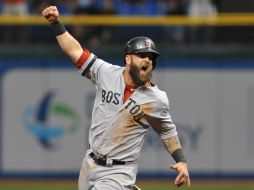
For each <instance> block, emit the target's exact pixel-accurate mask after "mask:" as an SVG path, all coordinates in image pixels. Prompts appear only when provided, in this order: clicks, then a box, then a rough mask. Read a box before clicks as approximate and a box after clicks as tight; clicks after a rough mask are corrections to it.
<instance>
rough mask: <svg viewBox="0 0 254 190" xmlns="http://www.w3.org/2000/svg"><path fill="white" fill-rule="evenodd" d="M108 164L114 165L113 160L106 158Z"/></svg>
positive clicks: (108, 165)
mask: <svg viewBox="0 0 254 190" xmlns="http://www.w3.org/2000/svg"><path fill="white" fill-rule="evenodd" d="M106 166H107V167H112V166H113V160H111V159H109V158H106Z"/></svg>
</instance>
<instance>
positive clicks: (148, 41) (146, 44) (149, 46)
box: [145, 40, 152, 48]
mask: <svg viewBox="0 0 254 190" xmlns="http://www.w3.org/2000/svg"><path fill="white" fill-rule="evenodd" d="M151 46H152V42H151V41H150V40H146V41H145V47H146V48H151Z"/></svg>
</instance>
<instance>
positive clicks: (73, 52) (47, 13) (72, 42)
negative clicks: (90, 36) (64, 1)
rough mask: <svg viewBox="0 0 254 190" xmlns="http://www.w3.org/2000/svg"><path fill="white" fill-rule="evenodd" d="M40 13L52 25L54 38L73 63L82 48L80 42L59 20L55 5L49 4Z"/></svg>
mask: <svg viewBox="0 0 254 190" xmlns="http://www.w3.org/2000/svg"><path fill="white" fill-rule="evenodd" d="M42 15H43V16H44V17H45V18H46V19H47V21H48V22H49V23H50V24H51V25H52V27H53V30H54V32H55V34H56V39H57V42H58V44H59V46H60V47H61V49H62V50H63V52H64V53H65V54H67V55H68V56H69V57H70V59H71V60H72V62H73V63H76V62H77V61H78V60H79V58H80V56H81V54H82V53H83V49H82V47H81V45H80V43H79V42H78V41H77V40H76V39H75V38H74V37H73V36H72V35H71V34H70V33H69V32H68V31H66V29H65V27H64V26H63V25H62V24H61V23H60V21H59V12H58V10H57V7H56V6H49V7H47V8H45V9H44V10H43V11H42Z"/></svg>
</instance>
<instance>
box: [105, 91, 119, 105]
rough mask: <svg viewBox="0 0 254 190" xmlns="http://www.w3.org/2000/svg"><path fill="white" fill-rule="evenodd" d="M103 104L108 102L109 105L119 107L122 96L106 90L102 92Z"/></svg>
mask: <svg viewBox="0 0 254 190" xmlns="http://www.w3.org/2000/svg"><path fill="white" fill-rule="evenodd" d="M101 95H102V102H107V103H111V102H112V103H113V104H115V105H118V104H119V103H120V100H119V98H120V96H121V94H119V93H115V92H112V91H108V92H107V91H106V90H102V93H101Z"/></svg>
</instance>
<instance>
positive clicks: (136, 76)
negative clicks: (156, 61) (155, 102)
mask: <svg viewBox="0 0 254 190" xmlns="http://www.w3.org/2000/svg"><path fill="white" fill-rule="evenodd" d="M152 63H153V54H151V53H138V54H132V55H131V61H130V69H129V73H130V75H131V77H132V80H133V82H134V83H135V84H136V85H137V86H142V85H144V84H146V83H147V82H148V81H150V80H151V78H152V70H153V64H152Z"/></svg>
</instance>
